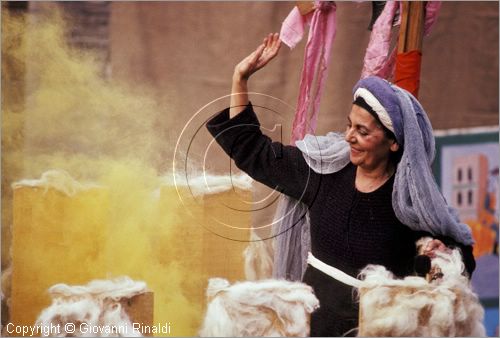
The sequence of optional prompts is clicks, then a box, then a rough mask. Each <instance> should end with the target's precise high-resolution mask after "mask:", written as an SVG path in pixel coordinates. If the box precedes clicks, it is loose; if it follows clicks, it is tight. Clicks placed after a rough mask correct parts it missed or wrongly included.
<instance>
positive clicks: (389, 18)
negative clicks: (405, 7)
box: [361, 1, 399, 79]
mask: <svg viewBox="0 0 500 338" xmlns="http://www.w3.org/2000/svg"><path fill="white" fill-rule="evenodd" d="M398 5H399V3H398V2H397V1H387V2H386V3H385V7H384V10H383V11H382V13H380V16H379V17H378V19H377V20H376V21H375V24H374V25H373V29H372V33H371V35H370V42H369V43H368V47H367V48H366V54H365V59H364V65H363V70H362V72H361V78H362V79H364V78H365V77H367V76H370V75H378V76H380V77H382V78H387V77H386V76H383V75H388V74H390V73H392V70H393V69H391V68H393V67H391V66H390V65H393V64H394V60H391V58H392V57H394V58H395V56H396V54H395V50H393V52H392V53H390V54H389V48H390V44H391V29H392V22H393V20H394V16H395V15H396V9H397V8H398Z"/></svg>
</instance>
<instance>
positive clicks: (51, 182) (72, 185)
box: [12, 169, 99, 197]
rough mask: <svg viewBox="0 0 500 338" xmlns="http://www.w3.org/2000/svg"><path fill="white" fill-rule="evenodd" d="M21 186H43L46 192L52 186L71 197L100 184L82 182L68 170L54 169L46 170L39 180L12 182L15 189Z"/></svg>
mask: <svg viewBox="0 0 500 338" xmlns="http://www.w3.org/2000/svg"><path fill="white" fill-rule="evenodd" d="M21 187H42V188H44V189H45V192H47V190H48V189H49V188H52V189H55V190H57V191H60V192H62V193H63V194H66V195H67V196H70V197H71V196H74V195H76V194H77V193H79V192H81V191H84V190H88V189H92V188H96V187H99V186H98V185H95V184H82V183H80V182H78V181H77V180H75V179H74V178H73V177H71V175H70V174H69V173H68V172H67V171H64V170H62V169H52V170H48V171H46V172H44V173H43V174H42V176H41V177H40V179H38V180H36V179H35V180H21V181H18V182H14V183H12V188H13V189H17V188H21Z"/></svg>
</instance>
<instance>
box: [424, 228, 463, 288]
mask: <svg viewBox="0 0 500 338" xmlns="http://www.w3.org/2000/svg"><path fill="white" fill-rule="evenodd" d="M430 241H432V238H431V237H423V238H421V239H419V240H418V241H417V243H416V247H417V252H418V254H420V255H423V251H424V248H425V247H426V246H427V244H428V243H429V242H430ZM435 253H436V257H434V258H432V259H431V272H430V273H429V274H428V275H427V281H429V280H430V278H431V277H432V276H429V275H431V274H433V273H435V272H437V271H439V272H441V273H442V274H443V278H439V279H436V280H432V281H430V283H432V284H440V283H442V282H444V281H446V280H449V279H454V278H458V279H460V278H462V277H463V274H464V271H465V265H464V263H463V261H462V255H461V254H460V250H459V249H456V250H451V251H450V252H440V251H436V252H435Z"/></svg>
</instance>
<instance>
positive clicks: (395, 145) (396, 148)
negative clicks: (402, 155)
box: [390, 141, 399, 152]
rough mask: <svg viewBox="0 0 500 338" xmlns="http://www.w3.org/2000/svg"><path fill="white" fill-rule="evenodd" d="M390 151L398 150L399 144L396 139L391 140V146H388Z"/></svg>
mask: <svg viewBox="0 0 500 338" xmlns="http://www.w3.org/2000/svg"><path fill="white" fill-rule="evenodd" d="M390 149H391V151H392V152H396V151H398V150H399V144H398V143H397V142H396V141H392V144H391V147H390Z"/></svg>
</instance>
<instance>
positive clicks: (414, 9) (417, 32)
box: [398, 1, 425, 53]
mask: <svg viewBox="0 0 500 338" xmlns="http://www.w3.org/2000/svg"><path fill="white" fill-rule="evenodd" d="M402 4H403V9H402V14H401V27H400V30H399V44H398V53H405V52H409V51H412V50H419V51H421V50H422V38H423V31H424V13H425V9H424V4H425V3H424V2H423V1H403V2H402Z"/></svg>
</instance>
